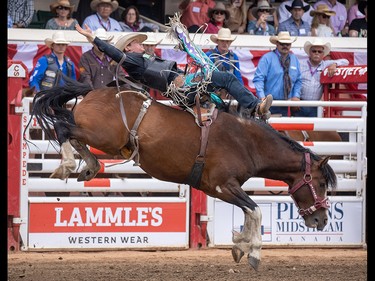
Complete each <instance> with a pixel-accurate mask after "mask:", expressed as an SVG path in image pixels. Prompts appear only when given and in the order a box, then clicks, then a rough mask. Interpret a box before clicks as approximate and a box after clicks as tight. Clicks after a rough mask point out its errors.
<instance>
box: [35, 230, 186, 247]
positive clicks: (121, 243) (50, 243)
mask: <svg viewBox="0 0 375 281" xmlns="http://www.w3.org/2000/svg"><path fill="white" fill-rule="evenodd" d="M187 234H188V233H183V232H159V233H155V232H130V233H126V232H124V233H121V232H103V233H98V232H83V233H30V234H29V247H30V248H32V249H62V248H64V249H65V248H66V249H111V248H115V249H118V248H126V249H128V248H134V249H141V248H142V249H143V248H160V247H163V248H188V246H189V240H188V235H187Z"/></svg>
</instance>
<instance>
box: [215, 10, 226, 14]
mask: <svg viewBox="0 0 375 281" xmlns="http://www.w3.org/2000/svg"><path fill="white" fill-rule="evenodd" d="M224 14H225V12H224V11H215V12H214V15H224Z"/></svg>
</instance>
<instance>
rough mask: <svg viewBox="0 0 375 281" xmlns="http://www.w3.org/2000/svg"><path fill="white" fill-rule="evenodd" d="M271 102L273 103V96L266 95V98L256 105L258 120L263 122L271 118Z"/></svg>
mask: <svg viewBox="0 0 375 281" xmlns="http://www.w3.org/2000/svg"><path fill="white" fill-rule="evenodd" d="M272 101H273V96H272V95H267V96H266V98H265V99H264V100H262V101H261V102H260V103H259V104H258V106H257V108H256V111H255V112H256V114H257V115H258V116H259V117H260V118H262V119H264V120H267V119H269V118H270V116H271V112H270V107H271V105H272Z"/></svg>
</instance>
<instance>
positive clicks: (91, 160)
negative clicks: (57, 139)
mask: <svg viewBox="0 0 375 281" xmlns="http://www.w3.org/2000/svg"><path fill="white" fill-rule="evenodd" d="M70 143H71V145H72V146H73V147H74V148H75V150H76V151H77V152H78V153H79V155H81V156H82V158H83V160H84V161H85V162H86V166H85V167H83V169H82V171H81V173H80V174H79V176H78V178H77V181H89V180H91V179H93V178H94V177H95V176H96V174H97V173H98V172H99V170H100V164H99V162H98V159H97V158H96V157H95V155H93V154H92V153H91V152H90V150H89V149H88V148H87V146H86V145H84V144H82V143H81V142H79V141H78V140H77V139H70Z"/></svg>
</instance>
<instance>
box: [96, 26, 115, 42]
mask: <svg viewBox="0 0 375 281" xmlns="http://www.w3.org/2000/svg"><path fill="white" fill-rule="evenodd" d="M94 36H95V37H98V38H99V39H101V40H104V41H108V42H110V41H111V40H112V39H113V37H114V36H113V35H108V34H107V31H105V29H104V28H98V29H97V30H95V31H94Z"/></svg>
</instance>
